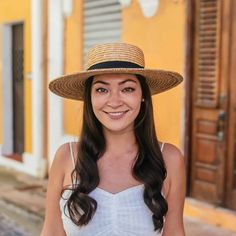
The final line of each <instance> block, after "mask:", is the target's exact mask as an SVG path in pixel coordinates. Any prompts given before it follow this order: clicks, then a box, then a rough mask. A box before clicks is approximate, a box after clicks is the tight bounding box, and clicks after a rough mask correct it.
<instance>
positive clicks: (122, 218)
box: [60, 185, 161, 236]
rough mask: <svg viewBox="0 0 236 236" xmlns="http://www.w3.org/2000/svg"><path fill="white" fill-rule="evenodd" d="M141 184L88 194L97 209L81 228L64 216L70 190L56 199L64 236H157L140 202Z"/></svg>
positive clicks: (141, 196)
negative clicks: (114, 192) (116, 190)
mask: <svg viewBox="0 0 236 236" xmlns="http://www.w3.org/2000/svg"><path fill="white" fill-rule="evenodd" d="M143 189H144V185H137V186H134V187H131V188H128V189H126V190H124V191H122V192H119V193H116V194H112V193H109V192H107V191H105V190H102V189H101V188H96V189H95V190H93V191H92V192H91V193H90V194H89V195H90V196H91V197H93V198H94V199H96V201H97V204H98V205H97V210H96V212H95V214H94V216H93V218H92V220H91V221H90V222H89V223H88V225H86V226H83V227H78V226H76V225H75V224H74V223H73V222H72V221H71V220H70V218H69V217H68V210H67V207H66V208H65V213H64V206H65V204H66V199H67V198H68V197H69V195H70V190H66V191H65V192H64V193H63V198H61V200H60V207H61V213H62V221H63V226H64V230H65V232H66V234H67V236H95V235H96V236H154V235H155V236H157V235H161V234H158V233H157V232H155V231H154V225H153V222H152V213H151V211H150V210H149V209H148V207H147V206H146V204H145V203H144V201H143Z"/></svg>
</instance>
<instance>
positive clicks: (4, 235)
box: [0, 213, 30, 236]
mask: <svg viewBox="0 0 236 236" xmlns="http://www.w3.org/2000/svg"><path fill="white" fill-rule="evenodd" d="M0 236H30V234H29V233H27V232H26V231H25V230H24V229H23V228H21V227H20V226H19V225H17V224H16V223H15V222H14V221H13V220H11V219H10V218H8V217H7V216H6V215H4V214H2V213H1V214H0Z"/></svg>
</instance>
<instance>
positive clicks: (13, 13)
mask: <svg viewBox="0 0 236 236" xmlns="http://www.w3.org/2000/svg"><path fill="white" fill-rule="evenodd" d="M30 2H31V1H30V0H21V1H20V3H19V1H15V0H1V1H0V24H11V23H17V22H22V21H23V22H24V49H25V51H24V75H27V74H28V73H29V72H30V71H31V64H30V62H31V51H30V48H31V41H30V31H31V29H30ZM0 58H1V57H0ZM0 60H1V59H0ZM0 64H2V63H1V61H0ZM0 68H1V66H0ZM0 72H1V71H0ZM2 79H3V78H2V73H1V74H0V84H2ZM4 79H5V78H4ZM0 89H1V88H0ZM24 101H25V114H24V115H25V151H26V152H31V148H32V147H31V146H32V142H31V140H32V136H31V120H32V119H31V81H30V80H29V79H28V78H26V76H25V78H24ZM0 104H2V97H0ZM0 108H1V112H2V106H1V107H0ZM0 117H1V119H2V115H1V113H0ZM0 122H1V123H0V125H1V126H0V133H1V135H0V143H2V120H0Z"/></svg>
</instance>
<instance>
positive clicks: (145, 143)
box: [67, 75, 168, 231]
mask: <svg viewBox="0 0 236 236" xmlns="http://www.w3.org/2000/svg"><path fill="white" fill-rule="evenodd" d="M137 78H138V80H139V82H140V85H141V89H142V96H143V98H144V101H143V102H142V103H141V108H140V112H139V114H138V116H137V117H136V119H135V122H134V130H135V137H136V141H137V144H138V156H137V159H136V161H135V163H134V165H133V169H132V175H133V177H134V178H135V179H136V180H138V181H140V182H142V183H144V187H145V188H144V193H143V198H144V202H145V204H146V205H147V206H148V208H149V209H150V210H151V212H152V213H153V215H152V219H153V224H154V230H155V231H156V230H158V231H160V230H161V229H162V228H163V222H164V217H165V215H166V213H167V210H168V205H167V202H166V200H165V198H164V197H163V195H162V192H161V191H162V186H163V182H164V180H165V178H166V168H165V163H164V160H163V157H162V153H161V150H160V147H159V144H158V140H157V136H156V132H155V125H154V119H153V107H152V99H151V94H150V90H149V87H148V85H147V83H146V80H145V78H144V77H142V76H140V75H137ZM92 81H93V78H92V77H91V78H89V79H87V80H86V82H85V90H84V101H85V102H84V111H83V125H82V132H81V137H80V142H79V143H78V154H77V160H76V165H75V169H74V170H73V172H72V174H71V178H72V183H73V184H72V194H71V195H70V197H69V199H68V201H67V207H68V212H69V216H70V218H71V220H72V221H73V222H74V223H75V224H76V225H78V226H83V225H86V224H88V223H89V221H90V220H91V218H92V217H93V215H94V213H95V212H96V209H97V202H96V200H95V199H93V198H92V197H90V196H89V195H88V194H89V193H90V192H91V191H92V190H94V189H95V188H96V187H97V186H98V184H99V181H100V179H99V173H98V167H97V160H98V159H99V158H100V157H101V156H102V155H103V154H104V152H105V150H106V143H105V138H104V134H103V128H102V124H101V123H100V122H99V121H98V119H97V118H96V116H95V115H94V112H93V109H92V104H91V87H92ZM75 179H78V180H79V182H75Z"/></svg>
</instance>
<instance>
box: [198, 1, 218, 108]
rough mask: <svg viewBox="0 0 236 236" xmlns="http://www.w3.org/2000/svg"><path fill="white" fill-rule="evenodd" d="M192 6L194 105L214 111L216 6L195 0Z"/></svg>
mask: <svg viewBox="0 0 236 236" xmlns="http://www.w3.org/2000/svg"><path fill="white" fill-rule="evenodd" d="M195 2H196V11H195V12H196V14H199V15H198V17H197V19H198V21H197V22H196V38H195V47H196V48H195V52H197V53H196V54H195V55H196V56H195V72H194V73H195V79H196V86H195V93H196V96H195V104H196V105H197V106H200V107H209V108H215V107H217V105H218V97H219V96H218V94H219V80H220V76H219V53H220V46H219V45H220V42H219V39H220V37H219V36H220V18H221V12H220V2H221V1H219V0H199V1H195Z"/></svg>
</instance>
